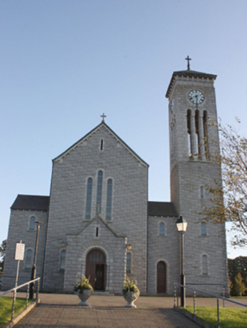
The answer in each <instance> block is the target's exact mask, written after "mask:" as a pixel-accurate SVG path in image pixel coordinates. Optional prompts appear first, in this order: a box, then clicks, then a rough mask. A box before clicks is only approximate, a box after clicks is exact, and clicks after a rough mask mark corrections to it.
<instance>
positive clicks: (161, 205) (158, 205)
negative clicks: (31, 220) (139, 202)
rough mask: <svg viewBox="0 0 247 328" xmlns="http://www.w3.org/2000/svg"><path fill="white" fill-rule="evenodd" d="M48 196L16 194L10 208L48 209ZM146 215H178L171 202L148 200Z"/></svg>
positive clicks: (45, 210)
mask: <svg viewBox="0 0 247 328" xmlns="http://www.w3.org/2000/svg"><path fill="white" fill-rule="evenodd" d="M49 201H50V197H49V196H32V195H18V196H17V197H16V200H15V201H14V204H13V205H12V206H11V210H29V211H43V212H48V211H49ZM148 216H164V217H166V216H170V217H174V216H178V214H177V212H176V210H175V207H174V205H173V203H171V202H148Z"/></svg>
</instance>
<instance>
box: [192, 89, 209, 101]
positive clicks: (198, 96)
mask: <svg viewBox="0 0 247 328" xmlns="http://www.w3.org/2000/svg"><path fill="white" fill-rule="evenodd" d="M204 99H205V97H204V94H203V93H202V92H201V91H198V90H192V91H190V93H189V100H190V101H191V102H192V103H193V104H201V103H202V102H203V101H204Z"/></svg>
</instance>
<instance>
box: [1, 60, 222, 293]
mask: <svg viewBox="0 0 247 328" xmlns="http://www.w3.org/2000/svg"><path fill="white" fill-rule="evenodd" d="M215 79H216V75H212V74H206V73H201V72H196V71H192V70H190V67H189V64H188V69H187V70H184V71H177V72H174V73H173V75H172V78H171V81H170V84H169V86H168V89H167V93H166V97H167V98H168V100H169V107H168V109H169V132H170V186H171V201H170V202H155V201H148V167H149V165H148V164H147V163H146V162H145V161H144V160H143V159H142V158H140V157H139V156H138V155H137V153H135V151H133V150H132V149H131V148H130V147H129V146H128V145H127V144H126V143H125V142H124V141H123V140H122V139H121V138H120V137H119V136H118V135H117V134H116V133H115V132H114V131H113V130H112V129H111V128H110V127H109V126H108V125H107V124H106V123H105V121H104V115H103V119H102V122H101V123H100V124H99V125H98V126H96V127H95V128H94V129H93V130H92V131H90V132H89V133H88V134H86V135H85V136H84V137H83V138H82V139H80V140H79V141H78V142H76V143H75V144H74V145H72V146H71V147H70V148H69V149H67V150H65V151H64V152H63V153H62V154H61V155H59V156H58V157H56V158H55V159H54V160H53V168H52V178H51V189H50V196H31V195H18V196H17V198H16V200H15V201H14V203H13V205H12V207H11V216H10V223H9V232H8V241H7V250H6V260H5V266H4V276H3V287H4V289H7V288H11V287H13V286H14V282H15V273H16V265H17V262H16V261H15V260H14V253H15V244H16V242H19V241H20V240H22V242H23V243H24V244H25V257H24V260H23V261H22V262H21V263H20V274H19V284H21V283H24V282H26V281H28V280H30V276H31V268H32V266H33V259H34V250H35V240H36V224H35V222H36V221H40V222H42V225H41V228H40V234H39V245H38V254H37V277H41V289H42V290H43V291H47V292H73V286H74V283H75V280H76V276H77V275H80V274H81V273H82V274H84V275H86V276H90V281H91V283H92V285H93V287H94V289H95V290H99V291H105V292H106V293H107V292H108V293H110V294H119V293H121V287H122V283H123V280H124V279H125V277H126V275H127V276H128V277H129V278H130V279H136V280H137V281H138V287H139V288H140V291H141V293H142V294H157V293H162V294H166V295H172V294H173V283H174V282H179V276H180V235H179V233H178V231H177V228H176V221H177V219H178V217H179V216H183V217H184V218H185V219H186V220H187V222H188V228H187V232H186V234H185V250H184V265H185V275H186V282H187V284H197V285H198V286H197V288H198V289H199V287H200V289H204V290H205V289H207V290H208V291H209V290H211V291H214V292H215V293H216V292H220V290H221V288H222V287H221V285H222V284H225V285H227V281H228V280H227V264H226V240H225V227H224V225H221V224H217V225H216V224H210V223H206V222H203V221H202V218H201V216H200V212H201V211H202V209H203V207H204V206H205V205H210V201H209V195H208V194H207V191H206V189H205V186H206V185H207V184H213V182H214V179H220V174H221V172H220V168H219V167H218V166H217V165H216V164H215V163H213V162H212V160H211V156H212V154H213V153H214V152H215V151H217V150H218V148H217V146H216V145H215V142H212V140H213V141H218V129H217V127H216V126H211V125H209V124H208V123H209V118H210V119H212V120H213V121H217V113H216V100H215V89H214V81H215ZM201 285H204V286H201ZM205 285H207V286H206V287H205Z"/></svg>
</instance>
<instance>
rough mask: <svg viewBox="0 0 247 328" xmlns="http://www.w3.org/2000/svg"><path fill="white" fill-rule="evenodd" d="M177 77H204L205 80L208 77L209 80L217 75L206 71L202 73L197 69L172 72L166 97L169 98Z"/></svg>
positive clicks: (214, 78)
mask: <svg viewBox="0 0 247 328" xmlns="http://www.w3.org/2000/svg"><path fill="white" fill-rule="evenodd" d="M177 77H186V78H189V79H192V78H196V79H206V80H207V79H209V80H213V81H215V80H216V78H217V75H214V74H207V73H202V72H197V71H191V70H185V71H177V72H173V74H172V78H171V81H170V84H169V86H168V89H167V92H166V98H169V96H170V94H171V91H172V88H173V86H174V83H175V80H176V78H177Z"/></svg>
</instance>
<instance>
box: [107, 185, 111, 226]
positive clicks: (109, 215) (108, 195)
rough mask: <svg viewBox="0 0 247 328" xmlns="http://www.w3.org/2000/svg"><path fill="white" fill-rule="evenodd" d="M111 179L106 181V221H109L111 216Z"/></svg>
mask: <svg viewBox="0 0 247 328" xmlns="http://www.w3.org/2000/svg"><path fill="white" fill-rule="evenodd" d="M111 213H112V179H108V180H107V194H106V220H111V216H112V214H111Z"/></svg>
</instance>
